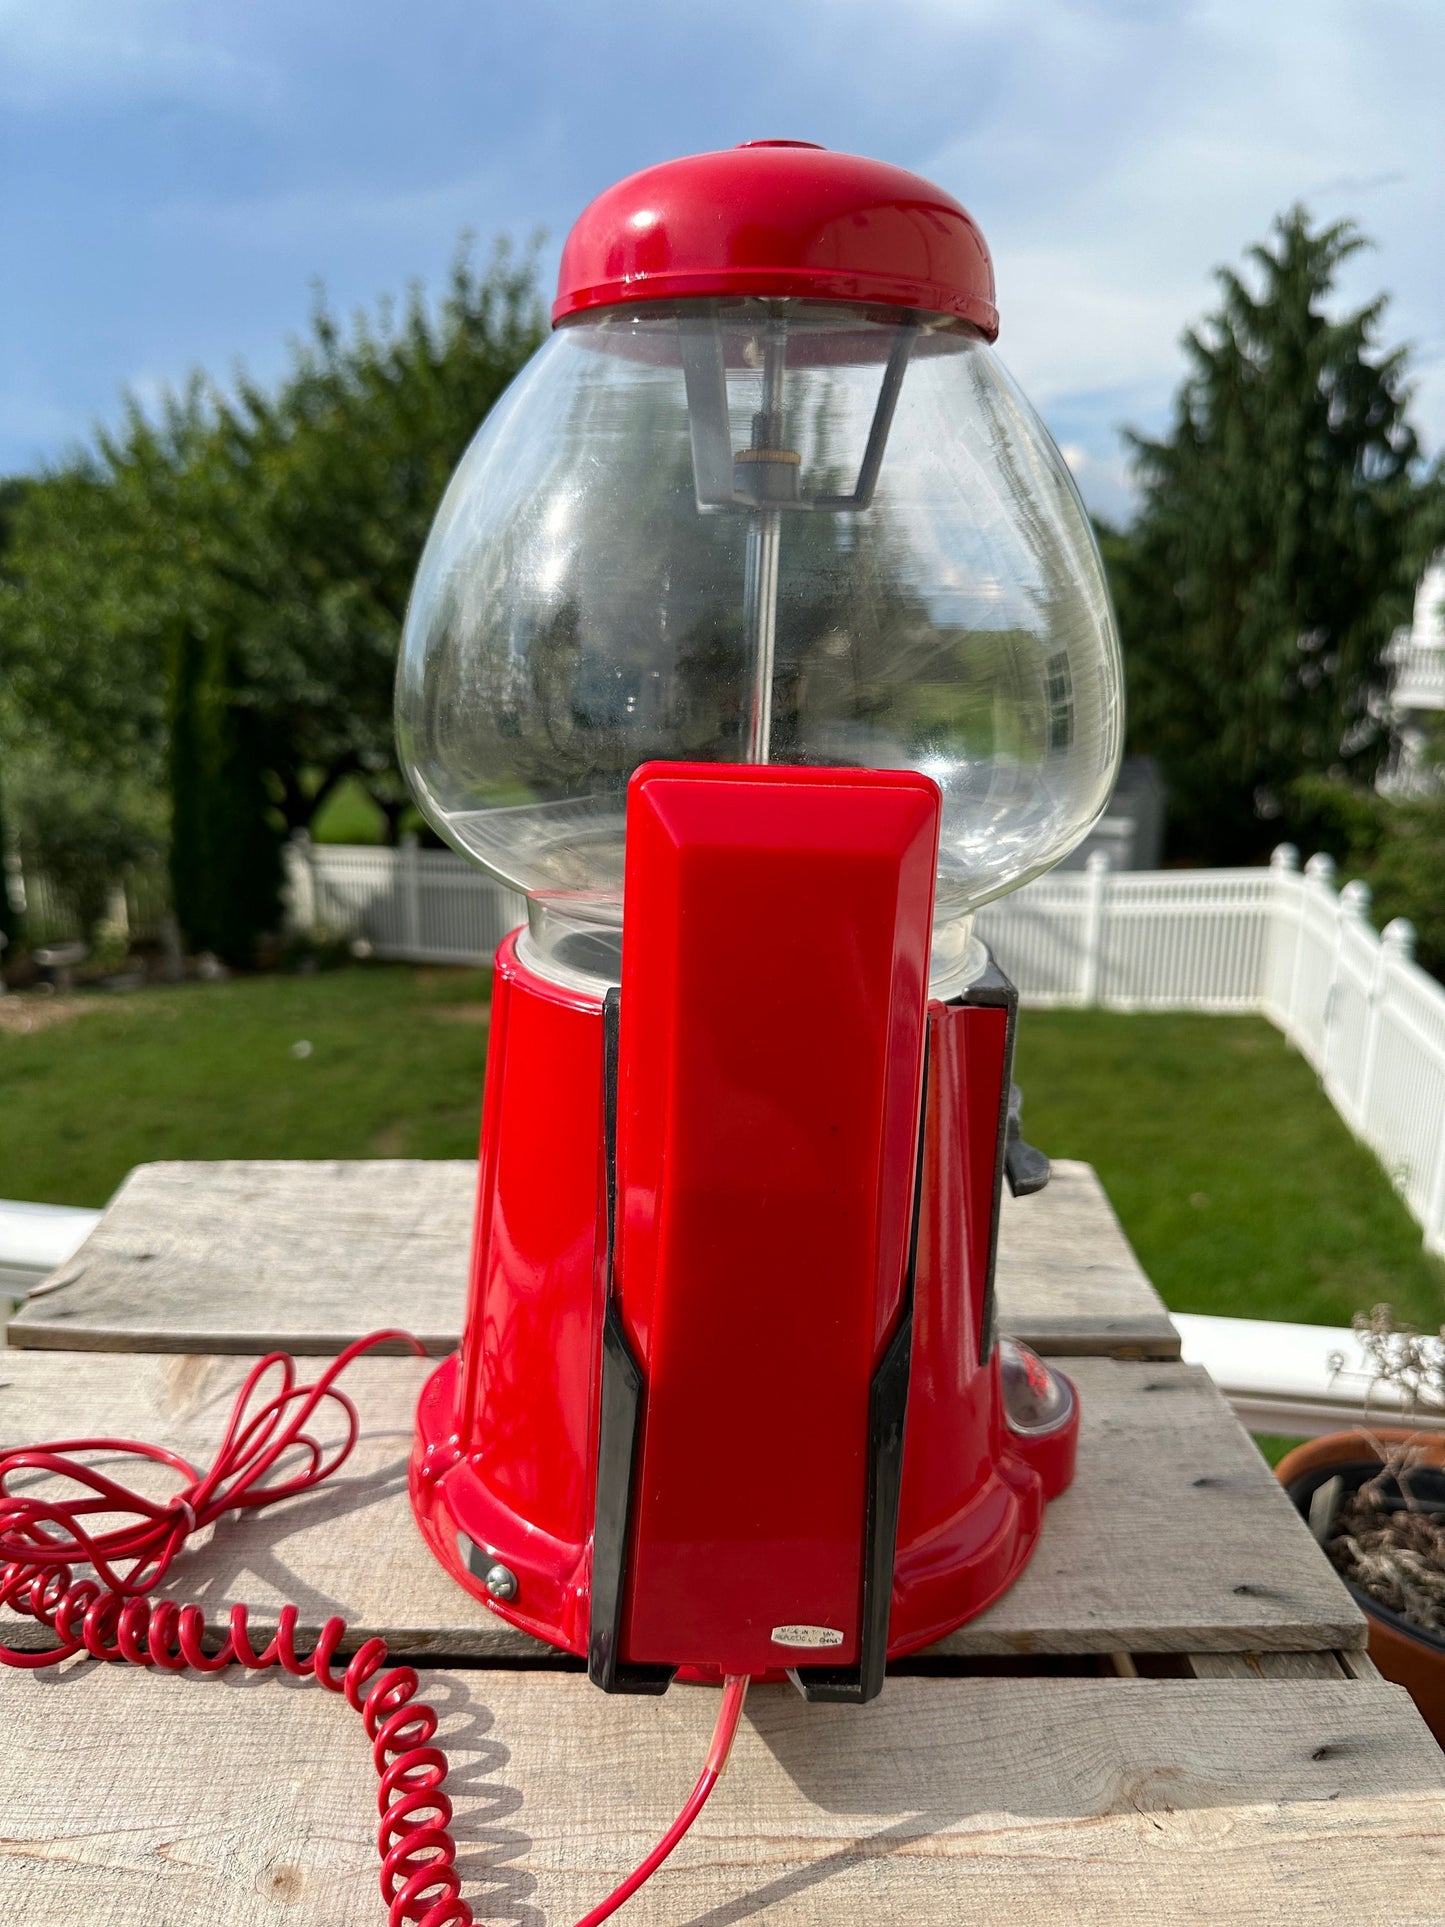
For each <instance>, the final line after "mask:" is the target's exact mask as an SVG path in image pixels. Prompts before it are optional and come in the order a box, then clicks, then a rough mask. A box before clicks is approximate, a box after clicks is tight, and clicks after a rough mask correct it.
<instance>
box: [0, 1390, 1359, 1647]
mask: <svg viewBox="0 0 1445 1927" xmlns="http://www.w3.org/2000/svg"><path fill="white" fill-rule="evenodd" d="M1068 1369H1069V1371H1070V1373H1071V1374H1072V1376H1073V1378H1074V1380H1075V1382H1076V1384H1077V1385H1078V1387H1079V1393H1080V1399H1081V1403H1082V1413H1083V1420H1082V1435H1081V1440H1080V1446H1079V1462H1078V1473H1077V1476H1076V1479H1075V1482H1074V1485H1073V1487H1072V1489H1071V1490H1070V1491H1068V1492H1067V1493H1065V1494H1064V1495H1063V1497H1062V1498H1060V1499H1059V1500H1057V1501H1056V1502H1055V1503H1054V1504H1053V1505H1052V1506H1051V1507H1050V1508H1049V1513H1048V1518H1047V1521H1046V1524H1045V1528H1044V1533H1043V1538H1042V1540H1041V1542H1040V1544H1039V1547H1038V1549H1037V1551H1036V1553H1035V1555H1034V1558H1033V1561H1032V1563H1031V1564H1030V1566H1029V1568H1028V1570H1027V1571H1026V1572H1025V1573H1024V1575H1023V1576H1022V1578H1021V1579H1020V1580H1019V1582H1018V1584H1016V1585H1015V1586H1014V1587H1012V1588H1011V1589H1010V1590H1009V1592H1007V1593H1006V1594H1005V1595H1004V1597H1003V1598H1002V1599H1001V1600H1000V1601H999V1602H998V1603H997V1604H996V1605H995V1606H993V1607H991V1608H990V1610H989V1611H988V1612H986V1613H984V1614H982V1615H981V1616H980V1617H979V1618H978V1619H976V1620H974V1621H973V1622H971V1624H969V1625H968V1626H965V1627H963V1628H962V1629H961V1630H960V1631H959V1632H957V1633H954V1634H953V1635H951V1636H950V1638H949V1639H947V1640H946V1641H944V1642H943V1646H942V1648H941V1650H943V1651H945V1652H949V1653H986V1654H1020V1653H1025V1654H1027V1653H1113V1652H1132V1653H1138V1652H1174V1653H1192V1652H1205V1651H1211V1650H1213V1651H1225V1652H1228V1651H1235V1652H1239V1651H1245V1652H1259V1651H1269V1650H1280V1649H1283V1650H1303V1651H1309V1650H1320V1649H1327V1648H1335V1647H1354V1646H1360V1645H1362V1644H1363V1641H1364V1620H1363V1618H1362V1616H1361V1615H1360V1614H1359V1612H1358V1611H1357V1610H1356V1608H1355V1606H1354V1604H1353V1603H1352V1601H1351V1600H1350V1598H1349V1595H1348V1593H1347V1592H1346V1591H1345V1589H1344V1587H1343V1586H1342V1585H1341V1583H1340V1581H1339V1580H1338V1578H1337V1577H1336V1576H1335V1574H1334V1572H1333V1571H1332V1570H1331V1568H1330V1566H1329V1564H1328V1562H1327V1561H1326V1560H1325V1559H1324V1557H1323V1556H1322V1555H1321V1553H1320V1551H1319V1548H1318V1547H1317V1546H1316V1545H1315V1543H1314V1541H1313V1539H1311V1537H1310V1535H1309V1532H1308V1530H1307V1529H1306V1527H1305V1526H1304V1524H1303V1522H1302V1521H1301V1520H1300V1518H1299V1516H1298V1515H1297V1514H1296V1512H1295V1511H1294V1508H1293V1507H1292V1506H1291V1505H1290V1503H1289V1501H1288V1499H1287V1498H1286V1497H1285V1494H1284V1492H1283V1491H1282V1490H1281V1488H1280V1486H1279V1485H1278V1483H1277V1482H1276V1480H1275V1479H1274V1478H1273V1477H1272V1475H1271V1474H1270V1471H1269V1468H1268V1467H1267V1466H1266V1465H1265V1463H1264V1461H1263V1460H1262V1459H1261V1458H1260V1456H1259V1454H1258V1452H1257V1451H1256V1450H1255V1448H1254V1446H1253V1445H1252V1444H1251V1442H1250V1440H1249V1439H1248V1438H1247V1436H1246V1435H1245V1433H1244V1432H1243V1431H1241V1429H1240V1427H1239V1425H1238V1424H1237V1422H1236V1421H1235V1419H1234V1418H1233V1416H1232V1415H1231V1413H1230V1412H1229V1410H1228V1408H1227V1406H1225V1404H1224V1403H1223V1401H1222V1400H1221V1399H1220V1397H1219V1395H1218V1393H1217V1392H1216V1391H1215V1390H1214V1388H1213V1386H1212V1385H1211V1384H1210V1383H1209V1380H1208V1378H1207V1376H1206V1375H1205V1373H1203V1372H1202V1371H1199V1370H1198V1369H1197V1368H1195V1367H1191V1366H1186V1365H1179V1364H1127V1363H1121V1362H1118V1361H1116V1360H1112V1359H1072V1360H1069V1361H1068ZM245 1370H246V1364H245V1362H244V1361H242V1360H239V1359H233V1358H217V1357H200V1356H184V1355H183V1356H175V1355H169V1356H168V1355H159V1356H157V1355H152V1354H139V1355H136V1356H133V1357H130V1358H127V1359H126V1360H125V1361H124V1362H123V1363H122V1362H121V1361H120V1360H118V1359H117V1358H115V1357H114V1356H107V1355H105V1354H102V1353H68V1354H61V1353H56V1352H9V1353H5V1354H0V1445H5V1446H16V1445H21V1444H25V1443H29V1442H31V1441H33V1440H35V1439H39V1438H45V1437H54V1436H56V1434H57V1433H64V1432H66V1431H73V1430H75V1429H77V1428H78V1427H79V1426H80V1425H81V1424H82V1423H83V1426H84V1429H85V1430H86V1431H87V1432H91V1433H95V1432H100V1433H105V1434H109V1435H111V1436H119V1437H126V1438H140V1439H146V1440H150V1441H153V1442H155V1443H159V1444H164V1445H168V1446H170V1447H172V1448H173V1449H175V1450H177V1451H179V1452H181V1453H183V1454H184V1455H185V1456H186V1457H187V1458H189V1459H190V1460H191V1461H192V1462H193V1463H195V1462H197V1461H199V1460H202V1459H204V1458H206V1457H207V1456H208V1455H209V1453H210V1451H211V1450H212V1449H214V1446H215V1444H216V1443H217V1441H218V1439H219V1436H220V1433H221V1429H222V1425H223V1422H224V1419H225V1417H226V1415H227V1413H228V1412H229V1408H230V1403H231V1397H232V1394H233V1392H234V1389H235V1387H236V1385H237V1384H238V1383H239V1381H240V1379H241V1378H242V1377H243V1375H244V1372H245ZM427 1370H428V1367H427V1366H426V1364H425V1363H424V1362H423V1361H421V1360H418V1359H406V1358H398V1359H389V1358H368V1359H362V1360H360V1361H358V1362H357V1363H356V1364H355V1365H354V1366H353V1367H352V1369H351V1371H350V1372H349V1373H348V1375H347V1378H346V1381H345V1383H346V1386H347V1389H348V1391H349V1392H350V1393H351V1396H352V1397H353V1398H354V1399H355V1401H356V1404H357V1406H358V1408H359V1410H360V1413H361V1417H362V1423H363V1427H364V1431H363V1436H362V1440H361V1442H360V1444H359V1445H358V1447H357V1450H356V1453H355V1456H354V1457H353V1458H352V1460H351V1461H350V1462H349V1463H348V1464H347V1466H346V1467H345V1468H344V1469H343V1471H342V1473H341V1475H340V1477H339V1478H338V1479H336V1480H335V1481H333V1482H332V1483H331V1484H330V1485H328V1486H325V1487H322V1488H320V1489H319V1490H318V1491H316V1492H314V1493H312V1494H309V1495H307V1496H306V1497H304V1498H302V1499H300V1500H298V1501H296V1502H295V1503H293V1504H289V1505H285V1506H281V1507H278V1508H276V1509H275V1510H274V1511H271V1512H266V1513H259V1514H254V1513H253V1514H248V1515H246V1516H245V1517H243V1518H239V1519H237V1518H228V1519H226V1520H224V1521H222V1523H221V1524H220V1526H219V1527H218V1528H217V1529H216V1531H215V1533H214V1537H213V1539H212V1542H211V1543H210V1545H209V1546H206V1547H203V1548H201V1549H199V1550H197V1551H195V1552H194V1553H192V1554H191V1555H189V1556H188V1557H187V1559H186V1560H185V1561H183V1562H182V1565H181V1567H180V1568H178V1570H177V1572H176V1573H175V1575H174V1579H173V1583H174V1590H175V1592H176V1593H177V1594H178V1595H180V1596H182V1597H188V1596H194V1597H199V1598H203V1599H205V1600H206V1602H207V1604H208V1606H210V1607H211V1608H213V1609H217V1610H219V1609H221V1608H223V1607H224V1606H227V1605H229V1604H230V1603H232V1602H233V1601H235V1600H237V1599H240V1600H243V1601H245V1602H246V1603H248V1604H249V1605H251V1606H252V1607H253V1608H254V1609H255V1611H256V1613H257V1614H258V1616H259V1617H260V1618H262V1619H264V1617H265V1616H266V1615H267V1614H268V1613H270V1614H274V1612H275V1610H276V1608H277V1606H278V1605H279V1604H281V1603H282V1602H284V1601H286V1600H293V1601H294V1602H295V1603H296V1604H297V1605H298V1606H299V1607H300V1608H301V1611H302V1617H303V1623H304V1624H305V1625H307V1626H308V1627H310V1628H312V1629H314V1628H316V1627H317V1626H318V1625H319V1624H320V1621H321V1620H322V1619H324V1618H325V1617H326V1616H327V1615H328V1614H330V1613H333V1612H341V1613H343V1614H344V1615H345V1616H346V1617H347V1618H348V1619H349V1621H350V1623H351V1626H352V1630H353V1633H354V1634H355V1635H356V1636H358V1637H361V1636H364V1635H366V1634H369V1633H372V1632H380V1633H383V1634H384V1635H385V1636H386V1637H387V1639H388V1640H390V1641H391V1642H392V1643H393V1644H394V1645H395V1647H396V1648H397V1650H399V1651H405V1652H408V1653H413V1654H426V1653H434V1654H439V1655H444V1656H448V1657H453V1656H455V1657H460V1656H462V1655H478V1656H481V1655H496V1654H507V1653H520V1652H536V1651H541V1650H544V1649H541V1648H539V1647H537V1646H535V1645H534V1644H533V1642H531V1641H530V1640H528V1639H526V1638H525V1637H524V1636H522V1635H520V1634H518V1633H515V1632H513V1631H512V1630H511V1629H510V1628H509V1627H507V1626H506V1625H505V1624H504V1623H503V1622H502V1621H501V1620H499V1619H498V1618H496V1617H495V1615H493V1614H492V1613H490V1612H489V1611H488V1610H487V1609H486V1608H485V1607H483V1606H481V1605H479V1604H477V1603H475V1602H474V1601H472V1600H471V1599H470V1598H469V1597H467V1596H466V1595H465V1594H463V1593H462V1592H461V1590H460V1589H459V1588H458V1587H456V1586H455V1585H454V1584H453V1583H452V1582H451V1580H449V1579H448V1578H447V1577H446V1575H445V1574H444V1573H443V1572H442V1571H441V1569H440V1567H439V1566H437V1564H436V1563H435V1561H434V1560H433V1559H432V1557H431V1555H430V1553H428V1552H427V1550H426V1549H425V1547H424V1546H423V1545H422V1542H421V1540H420V1537H419V1536H418V1534H417V1531H416V1528H415V1526H414V1524H413V1522H412V1517H411V1510H410V1506H409V1503H408V1500H407V1496H406V1461H407V1454H408V1450H409V1448H410V1444H411V1427H412V1412H413V1408H414V1405H415V1401H416V1396H417V1392H418V1390H419V1389H420V1386H421V1384H422V1381H423V1378H424V1376H425V1374H426V1372H427ZM82 1415H83V1418H82ZM160 1489H161V1490H164V1489H167V1488H165V1487H164V1486H163V1487H162V1488H160ZM22 1629H24V1630H22ZM24 1631H29V1633H30V1636H31V1637H32V1638H34V1631H33V1629H29V1628H26V1625H25V1622H16V1630H15V1637H16V1638H20V1637H22V1636H24Z"/></svg>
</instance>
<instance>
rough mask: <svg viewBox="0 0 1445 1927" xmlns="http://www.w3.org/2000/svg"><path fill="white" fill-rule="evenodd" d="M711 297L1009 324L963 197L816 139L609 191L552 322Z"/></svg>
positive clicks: (766, 146)
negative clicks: (620, 307)
mask: <svg viewBox="0 0 1445 1927" xmlns="http://www.w3.org/2000/svg"><path fill="white" fill-rule="evenodd" d="M709 295H711V296H721V297H728V296H731V297H733V298H736V297H738V296H743V295H756V296H765V295H772V296H782V295H790V296H796V297H800V298H802V299H805V300H812V301H856V302H867V303H870V304H881V305H882V306H885V307H890V308H917V309H921V310H923V311H924V312H925V313H927V314H948V315H957V316H959V317H960V318H961V319H962V320H964V321H971V322H972V323H973V325H974V326H975V327H976V328H978V329H979V330H980V331H981V332H982V333H983V334H984V335H986V336H987V338H988V339H989V340H990V341H992V340H993V338H994V336H995V335H996V334H997V333H998V310H997V309H996V308H995V307H994V298H993V262H992V261H991V260H990V259H989V252H988V247H987V244H986V243H985V241H984V238H983V236H982V235H981V234H980V233H979V231H978V228H977V227H976V225H975V224H974V221H973V218H972V216H971V215H970V214H968V213H967V212H966V211H965V209H963V208H961V207H960V206H959V204H958V202H957V201H955V200H954V199H953V197H952V195H950V194H945V193H944V192H943V190H942V189H941V188H937V187H934V186H932V185H931V183H930V182H928V181H925V180H924V179H923V178H922V176H921V175H918V174H910V173H908V172H906V171H905V170H904V169H903V168H901V167H890V166H889V165H888V164H887V162H885V161H869V160H864V159H862V158H861V157H860V156H859V155H856V154H833V153H829V152H828V151H827V150H826V149H824V148H821V147H814V146H812V145H811V144H810V143H809V142H806V141H750V142H749V143H748V144H747V145H746V146H744V147H734V148H730V149H726V150H724V151H723V152H721V153H716V154H693V155H690V156H689V157H688V158H687V159H685V160H678V161H664V162H663V163H662V164H661V165H660V166H658V167H646V168H644V169H643V170H642V172H641V173H640V174H631V175H629V176H628V178H627V179H626V180H625V181H619V182H618V183H617V185H616V186H615V187H609V188H608V189H607V191H606V192H605V193H604V194H599V195H598V197H597V199H596V200H595V201H593V202H592V204H591V205H590V206H589V207H587V208H585V209H584V210H583V212H582V214H581V216H580V218H579V219H578V221H577V224H576V226H575V227H574V228H573V229H572V232H571V233H570V234H569V235H568V236H567V245H566V246H565V247H564V248H563V250H562V266H561V269H560V271H559V273H558V276H557V300H556V302H555V304H554V305H553V308H552V320H553V323H554V324H555V323H556V322H558V321H562V320H564V319H565V318H566V317H567V316H568V315H573V314H581V313H583V312H585V311H586V310H587V309H589V308H604V307H612V306H615V305H616V304H618V303H619V302H627V303H632V302H638V301H677V300H682V299H687V298H695V297H698V296H709Z"/></svg>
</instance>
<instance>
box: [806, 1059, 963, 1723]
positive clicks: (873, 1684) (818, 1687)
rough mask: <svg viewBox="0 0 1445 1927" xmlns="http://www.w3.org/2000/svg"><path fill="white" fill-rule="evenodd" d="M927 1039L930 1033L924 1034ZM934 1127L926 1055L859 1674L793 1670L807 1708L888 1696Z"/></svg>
mask: <svg viewBox="0 0 1445 1927" xmlns="http://www.w3.org/2000/svg"><path fill="white" fill-rule="evenodd" d="M924 1036H925V1039H926V1038H927V1031H926V1030H925V1032H924ZM927 1122H928V1051H927V1048H926V1044H925V1049H924V1055H923V1080H922V1090H921V1091H920V1093H919V1105H918V1148H917V1150H916V1152H915V1155H914V1160H913V1211H912V1216H911V1219H910V1223H909V1229H908V1262H907V1265H906V1267H905V1270H904V1274H903V1295H902V1302H901V1304H900V1307H899V1312H898V1324H897V1326H896V1327H895V1329H894V1333H893V1336H892V1338H891V1339H889V1341H888V1347H887V1350H886V1351H885V1352H884V1354H883V1356H882V1358H881V1359H880V1360H879V1361H878V1365H877V1368H876V1370H875V1371H874V1373H873V1382H872V1384H871V1385H870V1386H869V1388H868V1474H867V1478H868V1483H867V1490H866V1494H865V1507H864V1518H863V1600H862V1608H861V1611H860V1614H859V1638H858V1664H857V1665H856V1666H793V1667H790V1668H789V1669H788V1678H789V1679H790V1680H792V1682H793V1684H794V1685H795V1686H796V1687H797V1689H798V1691H799V1692H800V1693H801V1694H802V1695H803V1698H804V1699H805V1700H844V1701H848V1702H851V1703H852V1704H853V1705H862V1704H863V1703H864V1702H865V1701H866V1700H871V1699H876V1698H877V1696H878V1694H879V1693H880V1692H881V1691H882V1689H883V1675H884V1671H885V1669H886V1667H887V1664H888V1626H889V1620H890V1618H891V1616H892V1609H893V1565H894V1560H895V1559H896V1557H897V1552H898V1507H899V1500H900V1498H901V1496H902V1491H903V1432H904V1426H905V1424H906V1421H907V1418H908V1386H909V1380H910V1378H911V1376H912V1371H913V1281H914V1277H915V1275H916V1273H917V1270H918V1226H919V1219H920V1215H921V1212H922V1206H923V1146H924V1135H925V1131H926V1128H927Z"/></svg>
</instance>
